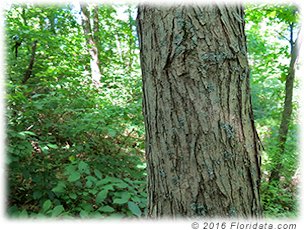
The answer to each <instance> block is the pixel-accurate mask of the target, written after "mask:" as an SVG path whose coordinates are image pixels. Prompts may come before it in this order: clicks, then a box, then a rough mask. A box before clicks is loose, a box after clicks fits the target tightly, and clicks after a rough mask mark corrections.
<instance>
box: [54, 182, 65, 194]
mask: <svg viewBox="0 0 304 230" xmlns="http://www.w3.org/2000/svg"><path fill="white" fill-rule="evenodd" d="M65 187H66V186H65V184H64V182H62V181H59V182H58V184H57V185H56V187H55V188H53V189H52V192H54V193H56V194H57V195H58V194H60V193H64V192H65Z"/></svg>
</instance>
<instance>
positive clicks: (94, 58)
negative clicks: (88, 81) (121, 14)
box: [81, 4, 101, 88]
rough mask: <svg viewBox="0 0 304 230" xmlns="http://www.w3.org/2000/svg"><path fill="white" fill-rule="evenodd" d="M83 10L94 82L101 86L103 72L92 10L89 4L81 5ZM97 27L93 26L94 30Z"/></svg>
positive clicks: (83, 22) (84, 27)
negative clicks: (91, 19)
mask: <svg viewBox="0 0 304 230" xmlns="http://www.w3.org/2000/svg"><path fill="white" fill-rule="evenodd" d="M81 12H82V26H83V30H84V33H85V36H86V38H87V46H88V50H89V53H90V56H91V61H90V67H91V76H92V82H93V84H94V85H95V86H96V87H97V88H98V87H99V86H100V79H101V72H100V68H99V58H98V46H97V44H96V41H95V39H94V33H93V30H92V26H91V22H90V18H91V15H90V11H89V10H88V5H87V4H82V5H81ZM93 21H94V20H93ZM94 24H95V23H94ZM96 28H98V26H97V25H95V26H94V27H93V29H94V30H96Z"/></svg>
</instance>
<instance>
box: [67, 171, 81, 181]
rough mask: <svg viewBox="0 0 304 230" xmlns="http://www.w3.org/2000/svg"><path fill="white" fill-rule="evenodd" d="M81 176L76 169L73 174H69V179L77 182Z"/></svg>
mask: <svg viewBox="0 0 304 230" xmlns="http://www.w3.org/2000/svg"><path fill="white" fill-rule="evenodd" d="M79 178H80V173H79V172H75V171H74V172H72V173H71V175H70V176H69V178H68V181H69V182H75V181H77V180H79Z"/></svg>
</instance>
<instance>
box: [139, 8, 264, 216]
mask: <svg viewBox="0 0 304 230" xmlns="http://www.w3.org/2000/svg"><path fill="white" fill-rule="evenodd" d="M137 21H138V29H139V31H138V33H139V38H140V49H141V66H142V73H143V92H144V101H143V107H144V108H143V112H144V116H145V127H146V157H147V161H148V193H149V196H148V197H149V201H148V216H150V217H159V216H220V217H229V216H240V217H245V216H246V217H248V216H259V215H260V214H261V210H260V203H259V194H258V186H259V184H258V181H259V177H258V170H259V162H257V157H256V156H257V154H258V149H257V147H256V146H257V144H256V136H255V128H254V125H253V123H252V122H253V120H252V119H253V117H252V116H251V115H252V109H251V102H250V91H249V70H248V62H247V57H246V44H245V35H244V29H243V26H244V20H243V13H242V9H241V8H240V7H236V6H234V7H225V6H220V7H217V6H204V7H185V6H178V7H168V8H162V9H159V8H153V7H149V6H141V7H140V8H139V14H138V20H137Z"/></svg>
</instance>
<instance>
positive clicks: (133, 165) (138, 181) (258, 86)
mask: <svg viewBox="0 0 304 230" xmlns="http://www.w3.org/2000/svg"><path fill="white" fill-rule="evenodd" d="M78 11H79V6H76V5H66V6H60V7H59V6H51V7H40V6H35V5H31V4H26V5H13V6H12V7H11V8H10V9H9V10H7V11H6V12H5V19H6V44H7V79H6V86H7V95H6V97H7V98H6V102H7V110H6V118H7V157H6V164H7V166H8V167H7V168H8V173H7V175H8V203H9V204H8V208H7V212H8V214H9V215H10V216H11V217H22V218H24V217H35V218H36V217H60V218H62V217H81V218H91V217H98V218H110V217H112V218H113V217H115V218H117V217H119V218H123V217H136V218H137V217H141V216H144V215H145V212H146V211H145V209H146V196H147V194H146V173H145V163H144V156H143V152H144V127H143V117H142V114H141V103H142V101H141V79H140V66H139V55H138V54H139V49H138V41H137V36H136V28H135V21H134V18H135V11H136V10H135V7H126V6H124V5H119V6H104V5H102V6H100V7H99V10H98V16H99V27H100V30H99V32H98V34H95V36H96V37H97V40H99V41H100V42H99V43H98V44H97V46H98V50H99V53H98V57H99V59H100V63H99V67H100V69H101V72H102V80H101V86H100V88H98V89H96V88H95V87H94V85H93V84H92V83H91V77H90V55H89V53H88V50H87V47H86V39H85V36H84V33H83V30H82V27H81V20H80V18H79V14H78V13H79V12H78ZM123 11H124V14H123V15H125V16H126V17H125V18H121V17H120V16H119V15H121V13H119V12H123ZM296 12H297V11H296V8H295V7H294V6H269V5H266V6H265V5H260V6H255V5H253V6H249V7H247V9H246V33H247V42H248V52H249V62H250V65H251V86H252V87H251V89H252V102H253V107H254V115H255V121H256V126H257V128H258V132H259V135H260V138H261V139H262V142H263V145H264V147H265V151H264V152H263V167H262V172H263V178H262V185H261V194H262V195H261V196H262V201H263V204H264V210H265V214H266V216H270V217H274V216H276V217H282V216H288V217H290V216H296V215H297V199H296V197H297V189H296V185H295V183H294V173H295V170H296V169H297V156H298V152H297V150H296V143H297V126H296V112H295V113H294V114H293V118H292V121H291V124H290V127H289V128H290V131H289V134H288V139H287V143H286V146H285V153H284V157H283V162H282V165H283V167H282V172H281V174H282V179H281V181H279V182H278V183H268V179H269V178H268V177H269V172H270V171H271V170H272V168H273V167H275V166H274V162H275V160H276V157H277V149H278V148H277V146H278V143H277V136H278V130H279V124H280V119H281V113H282V107H283V102H284V84H285V81H286V76H287V72H288V61H289V58H290V55H289V52H290V48H289V43H288V41H286V38H288V36H289V34H290V25H291V24H293V25H294V28H295V32H296V31H297V30H298V24H297V21H298V14H297V13H296ZM36 40H37V41H38V43H37V50H36V55H35V62H34V67H33V71H32V75H31V77H30V78H29V79H28V81H27V82H26V83H25V84H22V79H23V77H24V74H25V72H26V70H27V69H28V65H29V61H30V58H31V56H32V44H33V42H34V41H36ZM16 41H17V42H20V46H18V55H17V57H16V53H15V50H16V49H15V48H16V47H15V45H16ZM296 101H297V98H295V101H294V102H295V103H294V108H295V109H297V107H298V106H297V104H296ZM295 111H296V110H295Z"/></svg>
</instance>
